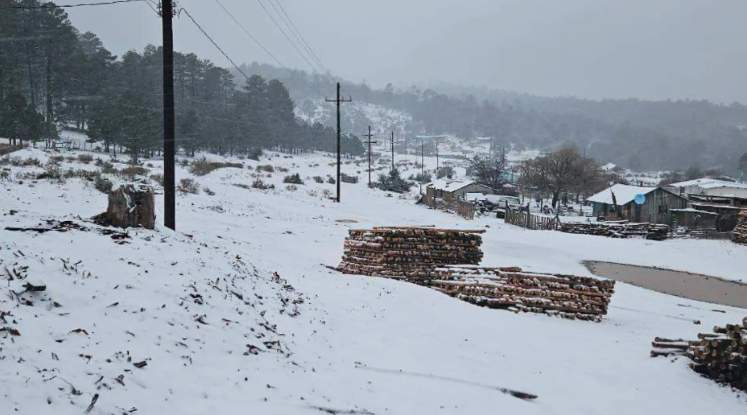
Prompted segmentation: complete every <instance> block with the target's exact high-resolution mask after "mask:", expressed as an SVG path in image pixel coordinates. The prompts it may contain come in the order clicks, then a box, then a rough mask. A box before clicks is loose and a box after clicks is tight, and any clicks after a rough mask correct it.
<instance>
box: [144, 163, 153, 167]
mask: <svg viewBox="0 0 747 415" xmlns="http://www.w3.org/2000/svg"><path fill="white" fill-rule="evenodd" d="M145 167H150V168H153V163H148V164H146V165H145Z"/></svg>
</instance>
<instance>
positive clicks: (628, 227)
mask: <svg viewBox="0 0 747 415" xmlns="http://www.w3.org/2000/svg"><path fill="white" fill-rule="evenodd" d="M560 231H561V232H566V233H576V234H583V235H599V236H607V237H610V238H635V237H639V238H644V239H651V240H654V241H663V240H665V239H667V238H669V232H670V229H669V225H661V224H654V223H630V222H627V221H619V222H568V223H562V224H561V225H560Z"/></svg>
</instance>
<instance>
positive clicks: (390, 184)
mask: <svg viewBox="0 0 747 415" xmlns="http://www.w3.org/2000/svg"><path fill="white" fill-rule="evenodd" d="M374 186H375V187H377V188H379V189H381V190H384V191H387V192H395V193H405V192H407V191H409V190H410V187H412V184H411V183H410V182H408V181H407V180H405V179H403V178H402V177H400V175H399V170H396V169H395V170H392V171H390V172H389V174H388V175H387V174H380V175H379V180H378V181H377V182H376V183H375V184H374Z"/></svg>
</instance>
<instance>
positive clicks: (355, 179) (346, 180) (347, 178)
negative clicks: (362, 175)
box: [340, 173, 358, 183]
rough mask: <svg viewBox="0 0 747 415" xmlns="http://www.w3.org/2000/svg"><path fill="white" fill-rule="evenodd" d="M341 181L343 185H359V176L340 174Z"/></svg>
mask: <svg viewBox="0 0 747 415" xmlns="http://www.w3.org/2000/svg"><path fill="white" fill-rule="evenodd" d="M340 181H341V182H343V183H358V176H348V175H347V174H345V173H340Z"/></svg>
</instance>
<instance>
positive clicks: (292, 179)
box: [283, 173, 303, 184]
mask: <svg viewBox="0 0 747 415" xmlns="http://www.w3.org/2000/svg"><path fill="white" fill-rule="evenodd" d="M283 183H292V184H303V179H301V175H300V174H298V173H294V174H291V175H290V176H285V178H284V179H283Z"/></svg>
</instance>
